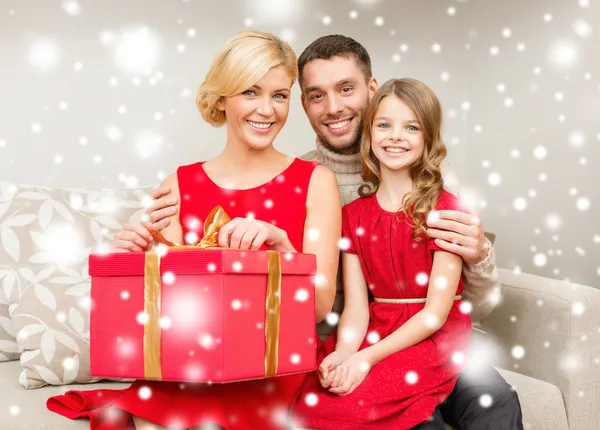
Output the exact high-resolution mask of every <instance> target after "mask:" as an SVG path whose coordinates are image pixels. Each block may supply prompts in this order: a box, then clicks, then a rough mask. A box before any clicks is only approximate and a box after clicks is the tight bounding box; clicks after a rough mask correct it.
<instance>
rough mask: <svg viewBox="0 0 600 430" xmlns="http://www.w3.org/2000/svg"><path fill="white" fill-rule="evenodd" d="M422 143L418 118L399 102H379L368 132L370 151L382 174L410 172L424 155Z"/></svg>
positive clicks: (391, 100)
mask: <svg viewBox="0 0 600 430" xmlns="http://www.w3.org/2000/svg"><path fill="white" fill-rule="evenodd" d="M424 146H425V141H424V139H423V132H422V130H421V124H420V123H419V120H418V119H417V116H416V115H415V113H414V112H413V111H412V109H411V108H409V107H408V106H407V105H406V104H405V103H404V102H403V101H402V100H400V99H399V98H398V97H396V96H394V95H389V96H387V97H385V98H384V99H383V100H381V103H380V104H379V107H378V108H377V113H376V114H375V119H374V120H373V127H372V129H371V150H372V151H373V154H375V157H376V158H377V159H378V160H379V162H380V164H381V170H384V169H387V170H391V171H399V170H405V169H409V168H410V166H412V165H413V164H415V163H416V162H417V161H418V160H419V159H420V158H421V155H423V148H424Z"/></svg>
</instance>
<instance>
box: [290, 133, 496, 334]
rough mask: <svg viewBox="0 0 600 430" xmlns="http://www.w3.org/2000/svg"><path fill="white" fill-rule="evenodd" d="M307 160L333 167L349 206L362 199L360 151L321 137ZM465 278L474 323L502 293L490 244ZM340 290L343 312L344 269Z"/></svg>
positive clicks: (337, 308)
mask: <svg viewBox="0 0 600 430" xmlns="http://www.w3.org/2000/svg"><path fill="white" fill-rule="evenodd" d="M300 158H302V159H303V160H310V161H313V160H315V161H318V162H319V163H320V164H321V165H323V166H325V167H327V168H329V169H330V170H332V171H333V172H334V173H335V176H336V177H337V182H338V187H339V190H340V196H341V198H342V205H346V204H348V203H350V202H351V201H353V200H355V199H357V198H358V187H359V186H360V184H362V183H363V181H362V177H361V162H360V154H359V153H357V154H339V153H336V152H333V151H331V150H329V149H328V148H326V147H325V146H324V145H323V144H322V143H321V142H320V141H319V139H317V149H316V150H314V151H310V152H308V153H306V154H304V155H303V156H302V157H300ZM463 281H464V284H465V290H464V292H463V297H464V298H465V300H468V301H469V302H471V304H472V305H473V311H472V312H471V319H472V320H473V322H477V321H480V320H481V319H483V318H484V317H486V316H487V315H488V314H489V313H490V312H491V311H492V309H493V308H494V306H495V303H496V301H497V299H496V298H497V297H498V294H499V293H500V283H499V279H498V271H497V270H496V266H495V264H494V249H493V248H492V247H491V246H490V251H489V254H488V256H487V258H486V259H485V260H484V261H482V262H481V263H479V264H475V265H468V264H465V265H463ZM336 288H337V293H336V297H335V302H334V305H333V312H335V313H336V314H337V315H338V316H339V315H341V313H342V310H343V307H344V291H343V287H342V276H341V269H340V270H339V271H338V277H337V286H336ZM335 328H336V327H335V325H330V324H328V323H327V321H324V322H322V323H321V324H319V325H318V326H317V332H318V333H319V336H320V337H321V338H322V339H324V338H326V337H328V336H329V335H330V334H332V333H333V332H334V331H335Z"/></svg>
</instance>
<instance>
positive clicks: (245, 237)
mask: <svg viewBox="0 0 600 430" xmlns="http://www.w3.org/2000/svg"><path fill="white" fill-rule="evenodd" d="M263 245H265V246H266V247H267V249H272V250H275V251H281V252H295V251H296V250H295V249H294V247H293V246H292V244H291V242H290V241H289V239H288V236H287V233H286V232H285V230H282V229H280V228H278V227H275V226H274V225H273V224H269V223H268V222H264V221H260V220H257V219H254V218H234V219H232V220H231V221H229V222H228V223H227V224H225V225H224V226H223V227H221V228H220V229H219V246H220V247H222V248H233V249H255V250H256V249H260V247H262V246H263Z"/></svg>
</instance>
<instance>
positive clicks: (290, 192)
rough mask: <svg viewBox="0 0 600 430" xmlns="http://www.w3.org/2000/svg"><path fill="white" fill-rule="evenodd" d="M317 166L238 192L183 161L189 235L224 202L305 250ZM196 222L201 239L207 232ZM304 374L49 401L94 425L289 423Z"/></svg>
mask: <svg viewBox="0 0 600 430" xmlns="http://www.w3.org/2000/svg"><path fill="white" fill-rule="evenodd" d="M314 168H315V164H314V163H311V162H306V161H302V160H300V159H294V160H293V162H292V163H291V164H290V166H289V167H288V168H287V169H285V170H284V171H283V172H282V173H280V174H279V175H277V176H276V177H275V178H273V179H272V180H271V181H269V182H267V183H265V184H264V185H262V186H258V187H255V188H252V189H247V190H234V189H229V188H222V187H219V186H217V185H216V184H215V183H214V182H213V181H212V180H211V179H210V178H209V177H208V176H207V175H206V173H205V171H204V169H203V167H202V163H196V164H192V165H188V166H183V167H180V168H179V169H178V170H177V178H178V182H179V193H180V200H181V209H180V220H181V224H182V226H183V232H184V237H185V234H186V233H188V232H190V231H191V230H190V226H197V225H198V222H197V221H198V219H199V220H200V223H199V225H200V226H202V225H203V224H204V219H203V217H206V216H207V215H208V214H209V212H210V211H211V209H212V208H213V207H215V206H217V205H221V206H223V208H224V209H225V211H226V212H227V214H228V215H229V216H230V217H231V218H232V219H233V218H236V217H248V216H250V217H255V218H256V219H258V220H262V221H266V222H269V223H271V224H274V225H276V226H277V227H279V228H281V229H283V230H285V231H286V232H287V235H288V237H289V239H290V241H291V243H292V245H293V246H294V248H295V249H296V250H297V251H299V252H300V251H302V243H303V236H304V221H305V217H306V195H307V191H308V186H309V182H310V178H311V175H312V172H313V170H314ZM195 228H196V229H195V230H194V231H196V232H197V233H199V238H202V233H203V232H202V230H201V229H200V230H197V227H195ZM243 353H244V351H240V354H243ZM303 378H304V374H299V375H292V376H283V377H276V378H270V379H264V380H254V381H245V382H236V383H229V384H213V385H206V384H181V383H174V382H148V381H142V380H138V381H135V382H134V383H133V384H132V385H131V386H130V387H129V388H127V389H124V390H91V391H70V392H67V393H66V394H65V395H62V396H56V397H52V398H50V399H48V402H47V407H48V409H50V410H51V411H54V412H56V413H59V414H61V415H64V416H66V417H68V418H71V419H73V418H82V417H88V418H89V419H90V428H91V429H92V430H122V429H130V428H133V421H132V418H131V415H136V416H139V417H142V418H144V419H146V420H149V421H151V422H153V423H156V424H160V425H163V426H167V427H173V428H188V427H194V426H198V425H201V424H208V423H213V424H219V425H220V426H222V427H224V428H225V429H227V430H257V429H265V430H268V429H285V428H286V421H287V415H288V408H289V405H290V402H291V400H292V398H293V396H294V395H295V394H296V393H297V391H298V388H299V385H300V384H301V382H302V380H303ZM143 387H148V388H150V393H151V395H150V398H148V399H142V398H141V397H140V389H141V388H143ZM146 392H147V390H144V394H145V393H146ZM144 397H145V396H144Z"/></svg>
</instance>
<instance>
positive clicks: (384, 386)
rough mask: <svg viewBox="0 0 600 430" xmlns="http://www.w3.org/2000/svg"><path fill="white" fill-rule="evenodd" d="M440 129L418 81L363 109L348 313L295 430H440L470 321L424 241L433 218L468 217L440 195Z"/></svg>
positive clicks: (347, 250) (454, 263) (298, 407)
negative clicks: (444, 212)
mask: <svg viewBox="0 0 600 430" xmlns="http://www.w3.org/2000/svg"><path fill="white" fill-rule="evenodd" d="M441 125H442V112H441V107H440V103H439V101H438V99H437V97H436V96H435V94H434V93H433V92H432V91H431V89H429V88H428V87H427V86H426V85H424V84H423V83H421V82H419V81H416V80H414V79H394V80H391V81H388V82H386V83H385V84H384V85H383V86H382V87H381V88H380V89H379V91H378V92H377V93H376V95H375V97H374V98H373V100H372V102H371V104H370V105H369V107H368V108H367V112H366V117H365V125H364V132H363V137H362V142H361V155H362V171H363V179H364V180H365V182H366V184H364V185H363V186H362V187H361V188H360V190H359V193H360V195H361V198H359V199H357V200H355V201H354V202H352V203H350V204H348V205H346V206H345V207H344V208H343V213H342V220H343V221H342V226H343V236H344V238H343V241H345V244H344V247H343V248H344V249H343V251H344V252H343V255H342V267H343V280H344V296H345V300H346V301H345V306H344V311H343V313H342V316H341V319H340V324H339V326H338V331H337V334H336V335H335V336H332V337H331V338H329V339H328V340H327V341H326V342H325V344H324V347H323V350H322V356H325V358H324V360H323V361H322V362H321V364H320V366H319V369H318V371H317V374H309V375H307V377H306V379H305V381H304V383H303V387H302V389H301V391H300V392H299V394H298V396H296V398H295V400H294V402H293V403H292V407H291V413H292V416H293V418H294V421H295V425H296V426H298V427H305V428H311V429H336V430H337V429H353V430H354V429H363V428H365V429H366V428H369V429H386V430H387V429H396V430H399V429H411V428H420V429H425V428H427V429H438V428H439V429H444V423H443V420H442V418H441V416H440V414H439V412H437V411H436V407H437V406H438V405H439V404H440V403H441V402H443V400H444V399H445V398H446V397H447V396H448V395H449V394H450V392H451V391H452V389H453V387H454V384H455V381H456V378H457V376H458V374H459V373H460V372H461V370H462V369H463V367H464V362H465V356H466V350H467V347H468V344H469V339H470V329H471V321H470V317H469V315H468V314H466V313H463V312H461V310H460V303H461V301H460V299H461V296H460V294H461V292H462V290H463V285H462V281H461V277H460V274H461V269H462V260H461V258H460V257H458V256H457V255H454V254H450V253H448V252H445V251H442V250H441V249H440V248H439V247H437V246H436V245H435V243H434V240H433V239H429V238H428V237H427V236H426V234H425V226H426V220H427V217H428V216H432V215H435V210H441V209H455V210H456V209H460V210H464V209H461V206H460V203H459V201H458V199H457V198H456V197H454V196H452V195H451V194H449V193H448V192H446V191H444V189H443V180H442V176H441V172H440V165H441V163H442V161H443V160H444V157H445V155H446V148H445V146H444V143H443V142H442V140H441ZM369 293H370V294H369ZM430 418H431V419H430Z"/></svg>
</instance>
